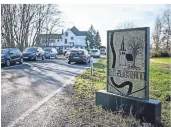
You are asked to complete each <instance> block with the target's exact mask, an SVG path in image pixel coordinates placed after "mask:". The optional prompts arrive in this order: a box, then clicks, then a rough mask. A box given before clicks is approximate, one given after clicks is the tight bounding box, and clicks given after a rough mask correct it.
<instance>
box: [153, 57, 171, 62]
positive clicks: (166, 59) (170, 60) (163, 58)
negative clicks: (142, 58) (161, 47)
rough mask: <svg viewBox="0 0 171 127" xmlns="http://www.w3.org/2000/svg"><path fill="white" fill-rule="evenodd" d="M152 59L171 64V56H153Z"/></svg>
mask: <svg viewBox="0 0 171 127" xmlns="http://www.w3.org/2000/svg"><path fill="white" fill-rule="evenodd" d="M151 60H153V61H156V62H160V63H166V64H171V58H170V57H162V58H161V57H159V58H151Z"/></svg>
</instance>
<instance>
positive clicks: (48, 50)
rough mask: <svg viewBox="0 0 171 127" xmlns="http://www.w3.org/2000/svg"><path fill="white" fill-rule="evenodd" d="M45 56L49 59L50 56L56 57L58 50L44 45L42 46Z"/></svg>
mask: <svg viewBox="0 0 171 127" xmlns="http://www.w3.org/2000/svg"><path fill="white" fill-rule="evenodd" d="M44 52H45V58H47V59H50V58H52V57H55V58H57V55H58V52H57V50H56V49H55V48H51V47H46V48H44Z"/></svg>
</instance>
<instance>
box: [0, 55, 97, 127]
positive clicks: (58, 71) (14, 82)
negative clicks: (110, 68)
mask: <svg viewBox="0 0 171 127" xmlns="http://www.w3.org/2000/svg"><path fill="white" fill-rule="evenodd" d="M98 60H99V59H94V63H95V62H97V61H98ZM89 67H90V64H88V65H85V64H75V63H72V64H71V65H69V64H68V63H67V60H66V59H65V58H63V57H60V58H57V59H46V60H44V61H33V62H29V61H28V62H24V64H22V65H13V66H10V67H2V68H1V126H2V127H7V126H9V125H11V124H12V123H13V122H14V121H16V119H17V118H19V117H20V116H22V114H24V113H25V112H26V111H27V110H29V109H31V108H32V107H34V106H35V105H36V104H37V103H39V102H41V101H42V100H43V99H44V98H45V97H47V96H49V95H50V94H52V93H53V92H54V91H56V90H58V89H59V88H61V87H62V86H63V85H64V84H65V83H66V82H67V81H68V80H69V79H71V78H73V77H76V76H77V75H78V74H80V73H81V72H82V71H84V70H85V69H86V68H89Z"/></svg>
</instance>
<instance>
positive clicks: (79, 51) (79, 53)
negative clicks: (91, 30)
mask: <svg viewBox="0 0 171 127" xmlns="http://www.w3.org/2000/svg"><path fill="white" fill-rule="evenodd" d="M71 54H78V55H81V54H84V51H83V50H72V51H71Z"/></svg>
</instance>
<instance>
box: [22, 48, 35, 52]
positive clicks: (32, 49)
mask: <svg viewBox="0 0 171 127" xmlns="http://www.w3.org/2000/svg"><path fill="white" fill-rule="evenodd" d="M36 50H37V48H26V49H24V52H35V51H36Z"/></svg>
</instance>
